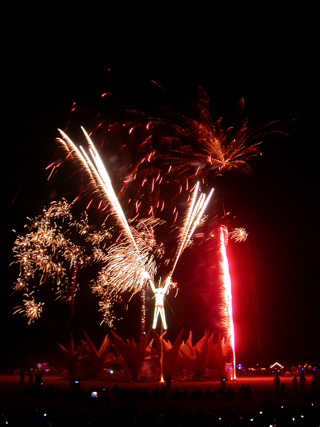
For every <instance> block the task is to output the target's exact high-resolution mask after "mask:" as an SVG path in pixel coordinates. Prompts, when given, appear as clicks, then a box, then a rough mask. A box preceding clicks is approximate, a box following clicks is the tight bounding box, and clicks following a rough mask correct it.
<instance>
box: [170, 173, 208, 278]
mask: <svg viewBox="0 0 320 427" xmlns="http://www.w3.org/2000/svg"><path fill="white" fill-rule="evenodd" d="M199 185H200V183H199V181H198V182H197V184H196V186H195V188H194V190H193V194H192V198H191V202H190V206H189V209H188V211H187V214H186V217H185V221H184V224H183V226H182V228H181V231H180V237H179V244H178V248H177V251H176V257H175V261H174V264H173V267H172V270H171V273H170V276H172V274H173V272H174V269H175V268H176V265H177V262H178V260H179V258H180V255H181V254H182V252H183V251H184V250H185V248H186V247H187V246H188V244H189V242H190V239H191V237H192V235H193V232H194V230H195V229H196V227H197V226H198V224H199V222H200V220H201V218H202V215H203V213H204V211H205V209H206V207H207V205H208V203H209V201H210V198H211V196H212V194H213V191H214V189H213V188H212V189H211V191H210V193H209V195H208V196H207V197H206V195H205V194H204V193H202V194H200V197H199V198H198V200H197V197H198V191H199Z"/></svg>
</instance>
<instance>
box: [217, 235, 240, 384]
mask: <svg viewBox="0 0 320 427" xmlns="http://www.w3.org/2000/svg"><path fill="white" fill-rule="evenodd" d="M220 253H221V264H220V265H221V270H222V276H221V280H222V298H223V312H224V318H225V319H226V321H225V326H226V329H227V331H228V332H227V333H228V337H229V338H230V345H231V348H232V353H233V379H236V354H235V339H234V324H233V314H232V286H231V278H230V272H229V261H228V256H227V250H226V244H225V230H224V228H223V227H220Z"/></svg>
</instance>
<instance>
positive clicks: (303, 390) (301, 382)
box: [300, 371, 306, 393]
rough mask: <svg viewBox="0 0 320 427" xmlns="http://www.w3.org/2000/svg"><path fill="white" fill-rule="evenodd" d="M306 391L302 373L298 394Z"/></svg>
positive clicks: (302, 373) (304, 378)
mask: <svg viewBox="0 0 320 427" xmlns="http://www.w3.org/2000/svg"><path fill="white" fill-rule="evenodd" d="M305 390H306V377H305V375H304V372H303V371H302V372H301V374H300V393H304V392H305Z"/></svg>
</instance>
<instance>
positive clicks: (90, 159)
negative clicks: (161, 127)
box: [59, 128, 138, 251]
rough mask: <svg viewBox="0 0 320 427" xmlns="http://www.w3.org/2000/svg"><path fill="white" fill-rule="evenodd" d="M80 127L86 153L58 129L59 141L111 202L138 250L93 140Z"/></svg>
mask: <svg viewBox="0 0 320 427" xmlns="http://www.w3.org/2000/svg"><path fill="white" fill-rule="evenodd" d="M81 129H82V131H83V133H84V135H85V137H86V140H87V143H88V151H89V154H87V152H86V151H85V150H84V148H83V147H81V146H80V150H79V149H78V148H77V146H76V145H75V144H74V143H73V142H72V141H71V139H70V138H69V137H68V136H67V135H66V134H65V133H64V132H63V131H62V130H59V132H60V134H61V135H62V138H63V139H59V141H60V142H62V143H63V144H64V145H65V146H66V147H67V149H68V151H69V152H70V153H72V154H73V155H74V156H75V157H76V158H77V159H78V160H79V161H80V164H81V165H82V166H83V167H84V170H85V171H86V173H87V174H88V176H89V177H90V179H91V181H92V183H93V185H94V188H95V189H96V190H98V191H100V193H101V194H102V196H103V197H104V198H106V199H107V200H108V201H109V202H110V203H111V205H112V208H113V211H112V213H113V215H115V216H116V218H117V219H118V223H119V224H120V225H121V227H122V228H123V230H124V231H125V233H126V234H127V237H128V238H129V239H130V240H131V242H132V244H133V245H134V247H135V249H136V250H137V251H138V247H137V245H136V243H135V240H134V238H133V235H132V232H131V229H130V227H129V224H128V222H127V219H126V217H125V215H124V212H123V210H122V208H121V205H120V203H119V201H118V199H117V196H116V194H115V192H114V189H113V187H112V183H111V180H110V177H109V175H108V172H107V170H106V168H105V166H104V164H103V162H102V160H101V158H100V156H99V154H98V152H97V150H96V148H95V146H94V144H93V142H92V141H91V139H90V137H89V135H88V134H87V132H86V131H85V130H84V129H83V128H81Z"/></svg>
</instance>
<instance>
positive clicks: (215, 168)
mask: <svg viewBox="0 0 320 427" xmlns="http://www.w3.org/2000/svg"><path fill="white" fill-rule="evenodd" d="M190 110H191V113H190V114H188V115H186V114H181V113H177V112H174V111H171V110H170V109H169V108H163V109H162V111H161V112H160V114H159V115H158V116H154V115H149V114H147V113H143V112H140V111H130V113H131V115H132V117H133V120H132V121H131V122H130V121H128V122H127V123H125V127H126V129H128V133H129V136H130V137H132V138H134V137H136V138H140V139H141V142H140V143H139V144H138V147H137V149H136V153H138V154H139V155H140V158H138V159H137V160H136V162H135V163H133V165H134V166H133V168H132V170H131V173H130V175H129V176H128V177H127V179H126V180H125V181H124V182H123V187H122V190H121V194H125V193H126V192H131V189H132V187H133V188H135V199H134V200H133V203H139V204H140V205H141V204H142V206H144V207H145V206H148V209H149V211H152V212H153V213H155V214H157V212H158V211H159V210H163V208H164V206H165V200H166V199H167V194H170V198H171V199H173V198H177V197H178V196H179V194H181V193H182V192H185V191H187V192H188V191H190V188H192V187H193V185H194V183H195V182H196V181H198V180H200V181H201V182H203V183H205V184H207V181H208V179H209V177H210V178H212V177H215V176H217V175H220V174H222V173H224V172H227V171H230V170H237V171H240V172H241V171H244V172H248V171H250V168H249V165H248V161H249V160H250V159H251V158H252V157H254V156H257V155H259V154H261V153H260V150H259V146H260V144H261V143H262V142H263V140H264V139H265V137H266V135H270V134H281V135H285V133H284V132H283V131H280V130H278V129H275V125H276V124H277V123H278V122H277V121H273V122H270V123H268V124H267V125H265V126H262V127H260V128H258V129H255V130H252V129H250V128H249V127H248V119H247V118H244V119H240V118H241V117H242V114H243V110H244V100H243V99H241V100H240V101H239V104H238V106H237V111H238V117H239V119H238V120H237V121H236V124H235V125H234V126H229V127H227V128H224V127H223V125H222V118H219V119H217V120H214V119H213V118H212V116H211V114H210V104H209V97H208V95H207V93H206V92H205V91H204V89H203V88H202V87H198V90H197V99H196V101H195V102H194V103H192V104H191V107H190ZM142 200H143V201H144V203H141V201H142Z"/></svg>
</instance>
